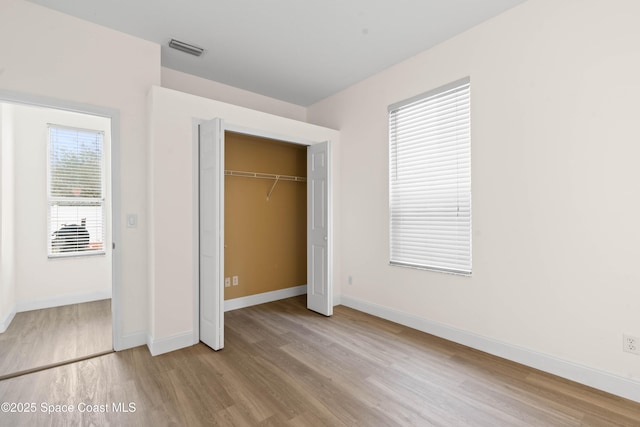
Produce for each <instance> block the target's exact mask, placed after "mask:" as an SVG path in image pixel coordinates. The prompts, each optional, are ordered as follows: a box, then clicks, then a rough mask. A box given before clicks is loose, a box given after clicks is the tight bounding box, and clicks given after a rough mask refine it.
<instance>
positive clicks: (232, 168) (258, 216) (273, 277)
mask: <svg viewBox="0 0 640 427" xmlns="http://www.w3.org/2000/svg"><path fill="white" fill-rule="evenodd" d="M224 141H225V149H224V153H225V154H224V159H225V160H224V218H225V220H224V277H225V289H224V299H225V300H230V299H236V298H242V297H248V296H252V295H258V294H262V293H265V292H272V291H278V290H282V289H287V288H293V287H296V286H300V285H305V284H306V283H307V183H306V181H307V179H306V177H307V146H305V145H300V144H293V143H288V142H283V141H278V140H274V139H268V138H264V137H259V136H254V135H248V134H242V133H235V132H230V131H226V132H225V137H224ZM234 278H237V280H234ZM236 283H237V284H236Z"/></svg>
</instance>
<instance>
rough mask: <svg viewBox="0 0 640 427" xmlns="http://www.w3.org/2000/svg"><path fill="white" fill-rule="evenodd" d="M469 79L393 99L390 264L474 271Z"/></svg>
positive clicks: (391, 113) (390, 137)
mask: <svg viewBox="0 0 640 427" xmlns="http://www.w3.org/2000/svg"><path fill="white" fill-rule="evenodd" d="M470 123H471V121H470V80H469V78H466V79H463V80H460V81H457V82H454V83H451V84H449V85H446V86H443V87H441V88H438V89H435V90H433V91H431V92H428V93H426V94H423V95H420V96H417V97H414V98H411V99H409V100H406V101H403V102H400V103H397V104H394V105H391V106H390V107H389V148H390V156H389V158H390V167H389V174H390V177H389V183H390V189H389V190H390V215H391V227H390V232H391V233H390V234H391V235H390V238H391V264H392V265H402V266H408V267H417V268H426V269H434V270H441V271H447V272H452V273H460V274H471V128H470Z"/></svg>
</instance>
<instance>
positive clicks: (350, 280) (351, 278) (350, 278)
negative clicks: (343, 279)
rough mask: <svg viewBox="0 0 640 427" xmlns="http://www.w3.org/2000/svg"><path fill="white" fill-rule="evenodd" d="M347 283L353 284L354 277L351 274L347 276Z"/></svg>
mask: <svg viewBox="0 0 640 427" xmlns="http://www.w3.org/2000/svg"><path fill="white" fill-rule="evenodd" d="M347 283H348V284H350V285H353V277H351V276H349V277H347Z"/></svg>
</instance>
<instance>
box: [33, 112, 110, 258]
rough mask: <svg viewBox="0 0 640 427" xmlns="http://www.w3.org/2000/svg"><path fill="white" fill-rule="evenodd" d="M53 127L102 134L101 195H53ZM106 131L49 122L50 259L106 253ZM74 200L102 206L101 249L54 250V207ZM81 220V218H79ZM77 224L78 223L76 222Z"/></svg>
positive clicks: (48, 209)
mask: <svg viewBox="0 0 640 427" xmlns="http://www.w3.org/2000/svg"><path fill="white" fill-rule="evenodd" d="M53 129H60V130H66V131H75V132H83V133H87V134H94V135H101V141H100V160H99V165H100V197H83V198H78V197H63V196H52V194H51V193H52V191H51V189H52V169H53V168H52V164H51V151H52V143H53V141H52V137H51V133H52V130H53ZM105 140H106V133H105V131H104V130H98V129H86V128H79V127H73V126H66V125H59V124H53V123H47V159H46V162H47V190H46V191H47V194H46V196H47V208H46V209H47V215H46V217H47V218H46V220H47V257H48V258H49V259H56V258H74V257H91V256H100V255H106V251H107V248H106V244H107V242H106V238H107V233H106V227H107V221H106V219H107V218H106V214H107V212H106V207H107V206H106V203H107V199H106V191H107V182H106V179H107V171H106V166H107V159H106V153H105V148H106V142H105ZM73 202H76V203H78V202H80V203H83V202H84V203H87V205H88V206H96V207H99V208H100V220H101V221H100V225H99V228H100V229H101V232H102V233H101V236H100V238H101V243H102V248H101V249H91V248H88V249H87V250H74V251H62V252H54V251H53V242H54V233H55V232H56V231H59V230H60V229H58V230H54V229H53V227H52V215H51V213H52V207H53V206H54V205H55V204H57V205H60V204H64V203H67V204H68V205H67V206H73V205H72V203H73ZM78 222H79V220H78ZM75 225H77V224H75ZM89 243H91V240H89Z"/></svg>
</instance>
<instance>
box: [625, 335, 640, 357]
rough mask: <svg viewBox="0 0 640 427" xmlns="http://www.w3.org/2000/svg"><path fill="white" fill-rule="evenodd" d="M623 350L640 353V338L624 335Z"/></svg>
mask: <svg viewBox="0 0 640 427" xmlns="http://www.w3.org/2000/svg"><path fill="white" fill-rule="evenodd" d="M622 351H625V352H627V353H633V354H640V338H638V337H633V336H631V335H623V336H622Z"/></svg>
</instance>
